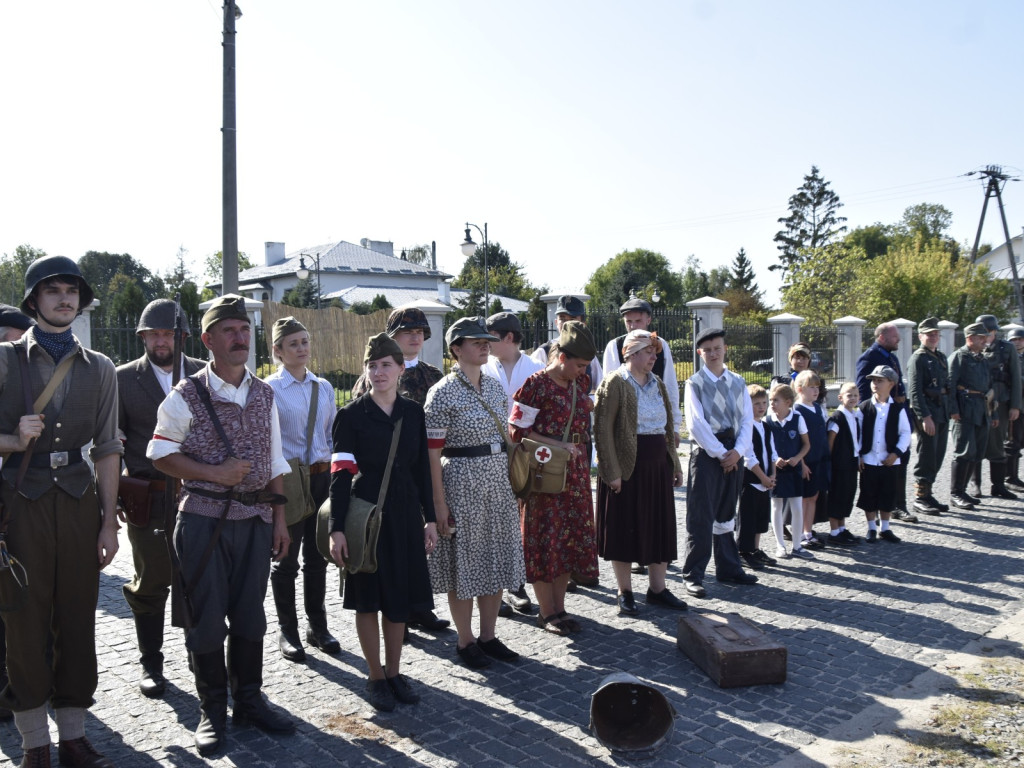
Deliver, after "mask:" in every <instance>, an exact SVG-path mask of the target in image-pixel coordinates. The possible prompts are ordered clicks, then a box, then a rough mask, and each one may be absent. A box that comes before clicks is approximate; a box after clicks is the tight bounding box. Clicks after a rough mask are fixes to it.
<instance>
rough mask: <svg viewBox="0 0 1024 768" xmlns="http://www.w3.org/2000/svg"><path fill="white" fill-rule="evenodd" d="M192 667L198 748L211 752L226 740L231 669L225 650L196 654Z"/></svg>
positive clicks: (219, 649)
mask: <svg viewBox="0 0 1024 768" xmlns="http://www.w3.org/2000/svg"><path fill="white" fill-rule="evenodd" d="M191 657H192V667H193V669H194V671H195V676H196V693H197V694H199V714H200V718H199V726H198V727H197V728H196V749H197V750H199V754H200V755H203V756H206V755H211V754H213V753H214V752H216V751H217V750H219V749H220V748H221V746H222V745H223V743H224V732H225V731H226V730H227V726H228V671H227V668H226V667H225V666H224V650H223V649H221V648H218V649H217V650H216V651H211V652H210V653H193V654H191Z"/></svg>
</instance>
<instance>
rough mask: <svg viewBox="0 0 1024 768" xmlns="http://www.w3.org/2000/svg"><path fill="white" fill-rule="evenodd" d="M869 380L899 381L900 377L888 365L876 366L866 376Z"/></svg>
mask: <svg viewBox="0 0 1024 768" xmlns="http://www.w3.org/2000/svg"><path fill="white" fill-rule="evenodd" d="M867 378H869V379H888V380H889V381H899V380H900V375H899V374H898V373H896V370H895V369H894V368H891V367H889V366H888V365H876V366H875V370H873V371H872V372H871V373H869V374H868V375H867Z"/></svg>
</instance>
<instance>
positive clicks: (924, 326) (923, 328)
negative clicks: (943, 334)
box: [917, 317, 939, 333]
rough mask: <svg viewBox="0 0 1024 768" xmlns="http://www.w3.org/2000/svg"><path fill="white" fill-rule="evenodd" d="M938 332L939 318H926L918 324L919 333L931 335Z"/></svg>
mask: <svg viewBox="0 0 1024 768" xmlns="http://www.w3.org/2000/svg"><path fill="white" fill-rule="evenodd" d="M937 330H939V318H937V317H926V318H925V319H924V320H922V321H921V322H920V323H918V324H917V332H918V333H931V332H932V331H937Z"/></svg>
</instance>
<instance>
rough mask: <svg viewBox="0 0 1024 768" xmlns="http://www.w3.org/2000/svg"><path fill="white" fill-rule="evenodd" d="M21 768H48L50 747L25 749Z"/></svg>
mask: <svg viewBox="0 0 1024 768" xmlns="http://www.w3.org/2000/svg"><path fill="white" fill-rule="evenodd" d="M21 768H50V745H49V744H46V745H44V746H42V747H32V749H26V750H25V754H24V755H22V757H21Z"/></svg>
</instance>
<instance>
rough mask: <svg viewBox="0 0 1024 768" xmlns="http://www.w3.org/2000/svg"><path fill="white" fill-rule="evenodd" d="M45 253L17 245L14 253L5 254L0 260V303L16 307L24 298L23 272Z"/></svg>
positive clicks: (30, 247) (25, 245)
mask: <svg viewBox="0 0 1024 768" xmlns="http://www.w3.org/2000/svg"><path fill="white" fill-rule="evenodd" d="M45 255H46V251H43V250H40V249H39V248H33V247H32V246H31V245H28V244H27V243H26V244H24V245H19V246H18V247H17V248H15V249H14V253H10V254H7V253H5V254H4V256H3V258H2V259H0V301H2V302H3V303H5V304H10V305H11V306H13V307H17V306H19V305H20V304H21V300H22V298H23V297H24V296H25V272H26V271H27V270H28V265H29V264H31V263H32V262H33V261H35V260H36V259H41V258H42V257H43V256H45Z"/></svg>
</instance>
